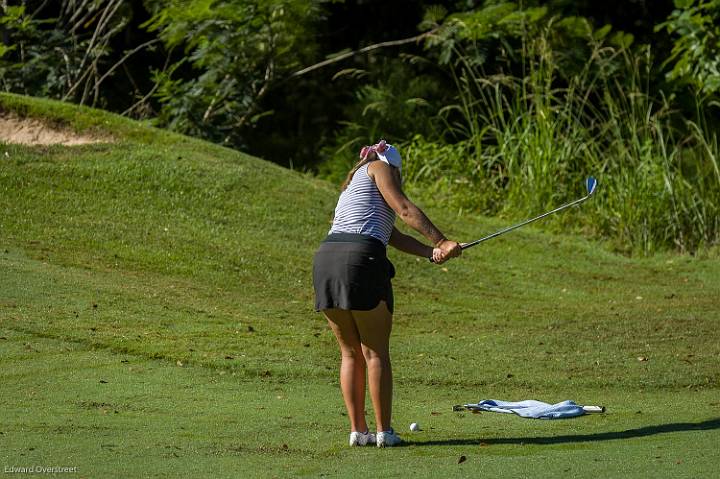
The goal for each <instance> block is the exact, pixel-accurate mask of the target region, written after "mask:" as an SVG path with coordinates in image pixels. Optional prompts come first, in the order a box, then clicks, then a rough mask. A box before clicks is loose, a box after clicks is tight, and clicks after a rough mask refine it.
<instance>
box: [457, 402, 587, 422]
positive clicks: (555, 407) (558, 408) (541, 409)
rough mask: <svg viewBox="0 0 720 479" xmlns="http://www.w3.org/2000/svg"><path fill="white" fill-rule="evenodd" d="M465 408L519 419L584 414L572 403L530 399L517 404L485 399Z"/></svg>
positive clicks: (558, 417)
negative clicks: (554, 402) (513, 416)
mask: <svg viewBox="0 0 720 479" xmlns="http://www.w3.org/2000/svg"><path fill="white" fill-rule="evenodd" d="M465 408H466V409H475V410H478V411H490V412H502V413H514V414H517V415H518V416H520V417H525V418H533V419H565V418H569V417H576V416H582V415H583V414H585V411H584V410H583V408H582V406H578V405H577V404H575V403H574V402H573V401H563V402H559V403H557V404H548V403H546V402H541V401H534V400H532V399H531V400H528V401H517V402H511V401H498V400H496V399H485V400H483V401H480V402H479V403H477V404H465Z"/></svg>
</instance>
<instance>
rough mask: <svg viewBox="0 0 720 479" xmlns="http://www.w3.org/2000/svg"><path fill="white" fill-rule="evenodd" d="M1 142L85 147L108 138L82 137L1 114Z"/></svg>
mask: <svg viewBox="0 0 720 479" xmlns="http://www.w3.org/2000/svg"><path fill="white" fill-rule="evenodd" d="M0 141H2V142H5V143H19V144H22V145H85V144H88V143H107V142H108V141H109V140H108V139H107V138H99V137H96V136H90V135H81V134H78V133H75V132H74V131H72V130H70V129H67V128H58V127H56V126H51V125H48V124H46V123H43V122H42V121H40V120H36V119H34V118H20V117H17V116H14V115H9V114H7V113H0Z"/></svg>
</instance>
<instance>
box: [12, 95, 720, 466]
mask: <svg viewBox="0 0 720 479" xmlns="http://www.w3.org/2000/svg"><path fill="white" fill-rule="evenodd" d="M0 109H2V110H4V111H5V112H8V111H15V112H18V113H19V114H20V115H28V116H32V117H36V118H43V119H45V120H48V121H51V122H53V123H54V124H64V125H66V126H67V127H70V128H74V129H77V130H78V131H84V132H86V133H93V132H94V133H97V134H99V133H104V134H106V135H107V134H110V135H112V137H113V139H114V141H113V142H112V143H99V144H93V145H83V146H75V147H62V146H52V147H40V146H35V147H32V146H17V145H6V144H0V211H2V215H1V216H0V380H1V381H2V384H0V408H1V412H0V466H2V467H3V468H5V471H6V472H7V471H8V470H9V469H10V468H13V467H14V468H21V467H37V466H42V467H76V468H77V469H76V472H72V473H66V474H61V476H62V477H92V478H95V477H101V478H107V477H123V478H125V477H193V476H194V477H298V476H307V477H321V476H322V477H365V476H368V477H375V476H377V477H421V478H422V477H433V478H434V477H438V478H440V477H443V478H444V477H623V478H624V477H688V478H698V477H717V471H718V469H719V468H720V452H719V451H720V447H719V445H720V364H719V361H720V359H719V358H720V329H719V326H720V260H719V259H718V258H717V253H709V254H705V255H704V256H703V257H689V256H678V255H671V254H667V255H658V256H656V257H653V258H650V259H640V258H638V259H629V258H626V257H623V256H620V255H616V254H614V253H612V252H609V251H608V250H607V248H605V247H604V246H603V245H601V244H599V243H595V242H592V241H588V240H585V239H582V238H581V237H578V236H573V235H570V234H568V235H562V236H560V235H552V234H548V233H543V232H541V231H540V230H539V229H535V228H531V227H530V228H524V229H522V230H519V231H516V232H513V233H510V234H508V235H506V236H503V237H502V238H498V239H495V240H493V241H491V242H488V243H486V244H484V245H482V246H478V247H476V248H474V249H472V250H469V251H467V252H466V254H465V255H464V257H463V258H461V259H460V260H457V261H454V262H450V263H447V264H446V265H443V266H441V267H438V266H433V265H430V264H429V263H428V262H426V261H422V260H416V259H415V258H412V257H409V256H402V255H400V254H399V253H398V252H397V251H393V250H391V252H390V254H391V258H392V260H393V261H394V263H395V265H396V267H397V270H398V275H397V277H396V279H395V283H394V284H395V294H396V305H397V306H396V308H397V315H396V318H395V325H394V333H393V365H394V375H395V384H396V388H395V403H394V424H395V427H396V429H398V430H399V431H400V432H401V433H402V436H403V438H404V439H405V440H406V441H407V445H406V446H405V447H400V448H396V449H387V450H377V449H376V448H355V449H351V448H349V447H347V446H346V441H347V433H348V425H347V418H346V417H345V415H344V414H345V413H344V407H343V403H342V399H341V396H340V390H339V387H338V381H337V368H338V362H339V355H338V352H337V348H336V345H335V340H334V338H333V337H332V335H331V333H330V331H329V330H328V329H327V327H326V325H325V323H324V320H323V319H322V317H321V316H320V315H319V314H317V313H315V312H314V311H313V297H312V284H311V262H312V254H313V251H314V250H315V248H316V246H317V244H318V242H319V241H320V240H321V239H322V237H323V236H324V234H325V233H326V231H327V228H328V225H329V223H328V221H329V217H330V214H331V212H332V208H333V207H334V204H335V201H336V199H337V194H338V191H337V187H336V186H335V185H331V184H328V183H325V182H322V181H319V180H316V179H313V178H311V177H309V176H306V175H302V174H299V173H296V172H292V171H288V170H286V169H283V168H280V167H278V166H274V165H272V164H269V163H266V162H263V161H260V160H258V159H255V158H252V157H248V156H246V155H243V154H241V153H238V152H235V151H232V150H228V149H223V148H220V147H218V146H214V145H210V144H207V143H203V142H200V141H197V140H192V139H188V138H185V137H182V136H178V135H173V134H169V133H166V132H162V131H158V130H154V129H151V128H148V127H145V126H142V125H141V124H139V123H134V122H131V121H128V120H125V119H122V118H119V117H117V116H113V115H110V114H106V113H103V112H99V111H95V110H89V109H79V108H75V107H71V106H68V105H64V104H59V103H53V102H46V101H40V100H34V99H27V98H22V97H17V96H9V95H0ZM599 179H600V182H601V184H600V189H599V190H598V193H597V194H603V192H602V189H601V188H602V177H601V176H600V178H599ZM411 196H412V190H411ZM427 210H428V212H429V215H430V217H431V218H432V219H434V220H435V221H436V223H438V225H439V226H440V227H441V229H443V230H444V231H445V232H446V233H447V234H448V235H450V236H451V237H453V238H457V239H459V240H463V241H464V240H471V239H475V238H478V237H480V236H483V235H484V234H487V233H490V232H492V231H494V230H496V229H498V228H499V227H502V226H506V224H507V221H500V220H490V219H484V218H477V217H474V216H472V215H464V216H461V217H456V215H455V214H454V213H453V212H448V211H443V210H441V209H438V207H437V205H435V207H433V208H431V207H428V208H427ZM481 399H504V400H522V399H538V400H543V401H547V402H558V401H561V400H564V399H572V400H575V401H577V402H578V403H581V404H602V405H605V406H606V407H607V413H606V414H603V415H590V416H584V417H581V418H576V419H570V420H563V421H538V420H526V419H521V418H518V417H514V416H505V415H498V414H492V413H484V414H470V413H457V412H452V410H451V407H452V405H453V404H459V403H466V402H477V401H479V400H481ZM368 412H369V413H370V414H372V411H371V409H370V408H369V404H368ZM371 417H372V416H371ZM411 422H418V423H419V424H420V426H421V428H422V429H423V430H422V431H420V432H416V433H410V432H409V431H408V425H409V424H410V423H411Z"/></svg>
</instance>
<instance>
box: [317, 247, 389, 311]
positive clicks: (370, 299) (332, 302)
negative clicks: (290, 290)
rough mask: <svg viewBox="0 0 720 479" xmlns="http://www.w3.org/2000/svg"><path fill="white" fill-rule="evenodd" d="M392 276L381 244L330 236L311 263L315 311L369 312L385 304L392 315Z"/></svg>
mask: <svg viewBox="0 0 720 479" xmlns="http://www.w3.org/2000/svg"><path fill="white" fill-rule="evenodd" d="M394 276H395V268H394V267H393V265H392V263H391V262H390V260H389V259H388V258H387V255H386V248H385V245H384V244H383V243H382V242H381V241H380V240H378V239H375V238H373V237H371V236H366V235H360V234H351V233H333V234H330V235H328V237H327V238H325V241H323V242H322V244H321V245H320V248H318V250H317V252H316V253H315V257H314V259H313V285H314V287H315V310H316V311H322V310H324V309H333V308H337V309H346V310H351V309H354V310H359V311H369V310H371V309H374V308H375V307H377V305H378V304H379V303H380V301H385V302H386V303H387V307H388V309H389V310H390V312H391V313H392V312H393V306H394V304H393V302H394V301H393V292H392V284H391V282H390V280H391V279H392V278H393V277H394Z"/></svg>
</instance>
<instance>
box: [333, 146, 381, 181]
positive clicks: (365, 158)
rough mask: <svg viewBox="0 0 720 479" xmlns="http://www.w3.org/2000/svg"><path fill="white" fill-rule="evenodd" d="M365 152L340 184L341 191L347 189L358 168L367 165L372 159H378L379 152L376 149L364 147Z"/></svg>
mask: <svg viewBox="0 0 720 479" xmlns="http://www.w3.org/2000/svg"><path fill="white" fill-rule="evenodd" d="M363 153H364V154H363V155H362V156H361V159H360V161H358V162H357V164H356V165H355V166H353V168H352V169H351V170H350V172H349V173H348V175H347V178H345V181H343V183H342V185H341V186H340V191H345V190H346V189H347V187H348V185H349V184H350V182H351V181H352V178H353V176H354V175H355V172H356V171H357V170H359V169H360V168H362V167H363V166H365V165H367V164H368V163H370V162H371V161H375V160H377V159H378V156H377V153H376V152H375V151H374V150H368V151H365V149H364V148H363Z"/></svg>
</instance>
